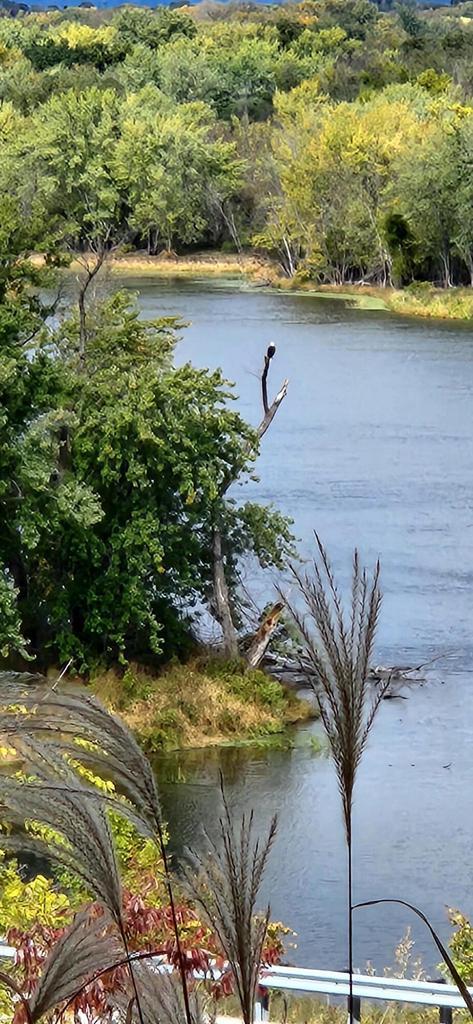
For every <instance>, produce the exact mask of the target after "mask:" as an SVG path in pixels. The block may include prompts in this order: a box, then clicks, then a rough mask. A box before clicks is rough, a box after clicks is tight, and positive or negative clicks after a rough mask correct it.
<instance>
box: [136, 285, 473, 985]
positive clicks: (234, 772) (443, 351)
mask: <svg viewBox="0 0 473 1024" xmlns="http://www.w3.org/2000/svg"><path fill="white" fill-rule="evenodd" d="M127 285H129V286H131V287H135V288H138V289H139V291H140V304H141V306H142V309H143V312H144V313H145V314H146V316H159V315H178V316H180V317H183V318H184V319H186V320H188V321H190V326H189V328H188V329H187V330H186V331H185V332H184V335H183V339H182V341H181V342H180V344H179V346H178V350H177V359H178V361H180V362H182V361H186V360H191V361H192V362H194V363H195V364H196V365H199V366H209V367H216V366H220V367H221V368H222V369H223V371H224V373H225V375H226V376H228V377H229V378H230V379H232V380H235V381H236V383H237V391H238V394H239V396H240V397H239V402H238V408H239V409H240V411H241V412H242V414H243V416H245V417H247V418H248V419H249V420H251V421H252V422H254V423H257V422H258V419H259V416H260V397H259V371H260V367H261V363H262V357H263V353H264V351H265V348H266V346H267V344H268V342H269V341H273V342H275V344H276V345H277V357H276V359H275V360H274V364H273V366H272V371H271V372H272V378H271V384H270V388H271V389H273V388H276V387H278V386H279V384H280V382H281V380H282V379H283V378H284V377H288V378H289V380H290V386H289V392H288V396H287V399H286V401H285V402H284V403H283V405H282V407H281V408H280V410H279V413H278V415H277V417H276V419H275V421H274V423H273V425H272V427H271V431H270V432H269V434H268V435H267V437H266V438H265V439H264V441H263V445H262V452H261V457H260V460H259V463H258V472H259V475H260V483H255V484H252V485H250V486H249V487H247V488H246V489H244V490H243V491H238V492H237V493H238V496H240V495H241V496H242V497H245V496H248V497H249V496H251V498H253V499H256V500H258V501H261V502H275V503H276V504H277V505H278V507H279V508H280V509H282V510H283V511H284V512H287V513H288V514H290V515H291V516H292V517H293V519H294V521H295V532H296V534H297V536H298V537H299V538H300V540H301V549H302V551H303V552H305V553H308V552H309V551H310V549H311V545H312V539H311V538H312V530H313V529H314V528H315V529H317V531H318V532H319V534H320V535H321V537H322V538H323V540H324V542H325V543H326V545H327V546H328V548H329V550H330V553H331V556H332V560H333V563H334V565H335V568H336V569H337V570H338V571H339V572H340V573H341V574H342V575H343V574H344V573H345V574H346V571H347V568H348V567H349V564H350V558H351V553H352V549H353V547H354V546H355V545H359V546H360V548H361V551H362V554H363V558H364V559H365V561H367V562H373V561H374V559H375V558H377V557H378V555H380V557H381V560H382V579H383V590H384V595H385V597H384V606H383V613H382V619H381V626H380V631H379V642H378V651H377V660H378V661H384V662H387V663H393V662H396V661H397V662H399V661H400V662H407V663H410V664H416V663H417V662H421V661H425V660H427V659H428V658H429V657H431V656H433V655H434V654H437V653H439V652H444V653H446V652H453V653H452V654H451V656H450V657H449V658H447V659H446V660H445V661H444V662H439V663H437V665H436V666H435V671H434V672H432V673H431V679H430V682H429V684H428V685H426V686H419V687H418V688H416V689H415V691H413V692H411V693H410V696H409V699H408V700H405V701H392V702H386V703H384V704H383V707H382V709H381V714H380V717H379V720H378V721H377V723H376V728H375V730H374V732H373V733H372V737H371V739H370V743H369V747H368V750H367V753H366V757H365V760H364V763H363V766H362V769H361V772H360V776H359V783H358V787H357V793H356V807H355V830H356V836H357V850H356V858H355V885H356V893H355V895H356V898H357V899H359V900H363V899H368V898H381V897H390V896H400V897H402V898H404V899H407V900H410V901H412V902H414V903H416V904H418V905H419V906H420V907H422V909H423V910H424V911H425V912H427V913H428V914H429V915H430V916H431V917H432V920H433V922H434V924H435V925H436V926H438V927H439V928H440V930H441V932H442V933H443V936H444V937H446V936H448V933H449V928H448V922H447V918H446V912H445V907H446V905H449V906H454V907H460V908H462V909H463V910H464V911H465V912H467V913H469V914H473V894H472V880H473V751H472V729H473V726H472V715H473V690H472V676H471V668H472V665H473V642H472V619H473V614H472V613H473V468H472V467H473V441H472V434H473V335H472V332H471V329H470V328H469V327H468V326H466V325H463V324H454V323H452V322H450V323H441V322H435V321H428V320H425V321H422V320H411V319H406V318H398V317H394V316H393V315H391V314H384V313H382V312H378V311H376V312H374V311H359V310H355V309H351V308H349V307H347V306H346V305H345V304H344V303H342V302H340V301H334V300H331V299H317V298H314V297H311V296H309V295H284V294H281V293H270V292H266V291H260V290H248V291H241V290H239V289H238V288H237V287H236V286H234V285H232V283H229V282H218V281H217V282H210V283H209V282H208V281H207V282H202V281H185V282H163V281H159V280H158V281H155V280H151V279H150V278H144V279H140V280H139V279H137V280H136V281H130V279H128V280H127ZM259 586H260V584H259V583H256V589H258V587H259ZM219 770H222V771H223V773H224V777H225V782H226V787H227V791H228V794H229V799H230V801H231V803H232V805H233V806H234V807H235V809H237V810H242V809H246V808H248V807H250V806H253V807H255V809H256V811H257V815H258V818H259V820H260V821H261V824H262V825H264V824H265V823H267V821H268V820H269V818H270V816H271V815H272V814H273V813H274V811H277V812H278V814H279V816H280V827H279V835H278V838H277V841H276V845H275V849H274V853H273V856H272V860H271V864H270V868H269V870H268V876H267V880H266V885H265V896H267V897H269V898H270V899H271V904H272V910H273V916H275V917H276V918H279V919H282V920H284V921H285V922H286V923H287V924H289V925H291V926H292V927H293V928H294V929H295V931H296V932H297V934H298V938H297V944H298V945H297V949H295V950H292V951H291V953H290V959H292V960H293V961H294V962H296V963H299V964H305V965H307V966H313V967H319V968H323V967H325V968H332V969H337V968H338V969H343V968H344V967H345V966H346V955H345V939H344V936H345V909H344V884H345V853H344V843H343V830H342V823H341V816H340V809H339V801H338V795H337V789H336V783H335V779H334V774H333V769H332V767H331V764H330V762H329V761H328V760H327V759H325V758H320V757H314V756H313V754H312V753H311V751H310V750H309V749H308V748H307V747H305V748H301V749H295V750H292V751H288V752H283V751H271V752H269V751H253V752H249V751H248V749H246V748H245V749H241V750H228V749H226V750H222V751H204V752H192V753H189V754H181V755H179V757H178V758H176V757H173V758H170V759H169V758H168V759H167V760H166V761H165V763H164V764H162V766H161V768H160V769H158V771H159V773H160V775H161V779H162V793H163V803H164V809H165V813H166V816H167V818H168V820H169V823H170V827H171V832H172V844H173V849H174V851H175V854H176V856H179V854H180V853H181V851H182V849H183V847H184V846H185V844H186V843H188V842H193V843H195V842H196V836H197V835H198V831H199V829H200V827H201V825H202V823H203V824H204V825H205V826H206V827H207V828H208V829H209V830H210V831H212V829H213V828H214V826H215V819H216V816H217V813H218V810H219V807H220V799H219V794H218V773H219ZM179 778H180V780H181V781H180V782H179V781H178V782H176V781H169V779H173V780H176V779H179ZM165 780H168V781H165ZM409 923H410V918H409V916H408V914H407V912H406V911H404V910H397V909H396V910H393V909H389V910H383V909H381V908H377V909H372V910H363V911H360V912H359V917H358V921H357V927H356V936H355V949H356V960H357V963H358V964H359V965H364V963H365V961H366V960H368V959H369V960H372V961H373V962H374V963H375V964H376V966H377V967H378V968H380V969H381V968H382V967H383V966H384V965H387V964H389V963H391V962H392V955H393V949H394V946H395V945H396V943H397V941H398V940H399V939H400V937H401V936H402V934H403V932H404V930H405V927H406V926H407V925H408V924H409ZM413 934H414V937H415V940H416V947H415V948H416V952H417V953H419V954H422V956H423V957H424V960H425V963H426V965H427V966H428V967H429V969H434V967H435V964H436V961H437V959H438V957H437V956H436V953H435V949H432V945H431V943H430V942H429V939H428V937H426V935H425V932H424V931H423V929H422V926H421V925H420V924H417V923H415V922H413Z"/></svg>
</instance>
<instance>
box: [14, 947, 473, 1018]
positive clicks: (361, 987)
mask: <svg viewBox="0 0 473 1024" xmlns="http://www.w3.org/2000/svg"><path fill="white" fill-rule="evenodd" d="M15 952H16V950H15V949H14V948H13V947H12V946H8V945H7V944H6V943H5V942H1V941H0V960H12V959H13V958H14V956H15ZM159 969H161V970H162V969H170V968H169V967H167V968H166V966H165V965H164V964H160V965H159ZM219 973H220V972H219V971H217V972H216V973H215V975H214V978H215V977H216V975H218V974H219ZM196 977H203V975H202V973H201V972H196ZM270 990H271V991H278V992H294V993H297V994H299V995H307V996H317V995H326V996H329V997H331V996H333V997H335V998H342V999H347V998H348V996H349V995H350V985H349V979H348V974H347V973H346V972H341V971H318V970H312V969H311V968H309V967H280V966H276V967H268V968H264V969H263V970H262V972H261V975H260V989H259V994H258V1001H257V1006H256V1014H255V1022H263V1021H267V1020H269V1000H268V998H267V994H268V993H269V991H270ZM469 991H470V993H471V995H472V996H473V988H471V989H470V990H469ZM365 999H372V1000H374V1001H376V1002H385V1003H404V1004H407V1005H412V1006H426V1007H427V1006H433V1007H438V1009H439V1013H440V1024H452V1013H453V1010H461V1009H465V1003H464V1001H463V999H462V997H461V995H460V993H459V991H458V989H457V988H456V986H455V985H447V984H444V983H443V982H438V981H412V980H411V979H407V978H388V977H377V976H376V975H373V974H355V975H354V977H353V1017H354V1019H355V1020H356V1021H360V1020H361V1002H362V1000H365Z"/></svg>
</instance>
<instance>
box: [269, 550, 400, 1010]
mask: <svg viewBox="0 0 473 1024" xmlns="http://www.w3.org/2000/svg"><path fill="white" fill-rule="evenodd" d="M315 538H316V543H317V554H316V557H315V559H314V561H313V563H312V567H311V569H310V570H309V571H306V572H305V573H301V572H299V571H298V570H297V569H296V568H294V567H293V568H292V573H293V576H294V579H295V581H296V584H297V592H298V595H299V597H300V598H302V602H301V606H300V605H299V602H298V601H297V600H292V599H291V598H289V599H287V598H285V600H286V605H287V606H288V608H289V611H290V613H291V615H292V617H293V619H294V622H295V624H296V626H297V628H298V630H299V633H300V636H301V640H302V644H303V647H304V651H305V657H304V662H303V664H304V670H305V672H306V673H307V675H308V677H309V680H310V683H311V685H312V688H313V690H314V693H315V697H316V700H317V704H318V708H319V711H320V717H321V720H322V723H323V726H324V729H325V732H326V734H327V738H328V741H329V745H330V750H331V754H332V757H333V760H334V764H335V770H336V773H337V780H338V787H339V790H340V795H341V800H342V808H343V821H344V827H345V838H346V844H347V862H348V865H347V867H348V870H347V888H348V892H347V910H348V913H347V925H348V970H349V978H350V980H349V992H350V995H349V1013H350V1021H351V1022H353V794H354V787H355V781H356V776H357V771H358V768H359V765H360V762H361V758H362V755H363V751H364V748H365V744H366V741H367V739H368V735H369V732H370V729H371V728H372V725H373V723H374V720H375V716H376V713H377V711H378V709H379V706H380V703H381V701H382V699H383V696H384V694H385V692H386V689H387V686H388V685H389V680H388V681H387V682H386V683H385V684H382V685H380V686H378V687H377V689H376V690H375V691H373V687H372V684H371V683H369V682H368V681H367V676H368V668H369V664H370V660H371V654H372V650H373V644H374V639H375V634H376V627H377V622H378V616H379V610H380V606H381V591H380V588H379V573H380V567H379V562H378V563H377V564H376V565H375V568H374V571H373V573H372V575H371V576H368V573H367V572H366V570H365V569H362V568H361V566H360V562H359V558H358V552H357V551H355V553H354V558H353V573H352V583H351V598H350V602H349V605H348V608H345V607H344V605H343V602H342V598H341V594H340V591H339V588H338V586H337V583H336V581H335V577H334V575H333V571H332V568H331V565H330V562H329V559H328V556H327V553H326V551H325V549H324V547H323V545H322V543H321V541H320V539H319V537H318V536H317V534H316V535H315Z"/></svg>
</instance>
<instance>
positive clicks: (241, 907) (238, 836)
mask: <svg viewBox="0 0 473 1024" xmlns="http://www.w3.org/2000/svg"><path fill="white" fill-rule="evenodd" d="M221 788H222V798H223V807H224V813H223V815H222V817H221V818H220V819H219V827H218V842H217V843H215V842H214V841H213V840H212V839H210V837H209V836H206V839H207V842H208V846H209V851H208V853H207V855H205V856H201V855H200V854H198V853H195V852H194V851H192V850H190V851H189V856H190V860H191V862H192V867H193V869H194V870H188V871H187V873H186V883H187V890H188V893H189V895H190V896H191V898H192V900H193V901H194V903H195V904H196V906H197V907H198V909H199V911H200V912H201V913H202V915H203V917H204V919H205V920H206V921H207V923H208V925H209V926H210V928H211V929H212V930H213V931H214V932H215V934H216V935H217V936H218V939H219V942H220V945H221V947H222V950H223V952H224V954H225V957H226V959H227V960H228V963H229V965H230V967H231V970H232V974H233V977H234V979H235V988H236V992H237V996H238V1000H239V1003H240V1007H241V1013H242V1017H243V1022H244V1024H253V1022H254V1012H255V999H256V989H257V986H258V978H259V972H260V968H261V963H262V957H263V949H264V944H265V941H266V936H267V932H268V925H269V906H268V907H266V909H265V911H264V912H263V913H262V914H258V913H257V901H258V895H259V891H260V887H261V882H262V878H263V874H264V871H265V868H266V863H267V860H268V856H269V852H270V849H271V846H272V843H273V840H274V837H275V834H276V827H277V821H276V818H273V819H272V821H271V823H270V826H269V829H268V832H267V834H266V836H265V837H264V838H263V839H260V838H254V834H253V833H254V815H253V811H251V812H250V814H249V815H244V816H243V818H242V819H241V823H240V827H239V828H238V829H236V828H235V825H234V823H233V819H232V816H231V813H230V809H229V807H228V804H227V801H226V798H225V793H224V790H223V783H222V780H221Z"/></svg>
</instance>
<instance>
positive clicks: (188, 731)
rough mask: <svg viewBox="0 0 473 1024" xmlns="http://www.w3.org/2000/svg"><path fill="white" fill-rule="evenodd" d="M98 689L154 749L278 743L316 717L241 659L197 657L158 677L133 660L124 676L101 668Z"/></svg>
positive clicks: (151, 750)
mask: <svg viewBox="0 0 473 1024" xmlns="http://www.w3.org/2000/svg"><path fill="white" fill-rule="evenodd" d="M91 687H92V689H93V691H94V692H95V693H96V694H97V696H98V697H100V698H101V699H102V700H103V701H104V702H105V703H106V704H107V705H108V706H109V707H110V708H112V709H113V710H115V711H117V712H118V713H119V714H120V715H121V716H122V718H124V720H125V721H126V722H127V724H128V725H129V726H130V728H131V729H132V730H133V732H134V733H135V735H136V736H137V738H138V739H139V741H140V743H141V744H142V746H143V747H144V749H145V750H146V751H148V752H149V753H154V752H156V751H159V750H173V749H180V748H191V747H205V746H211V745H216V744H228V743H236V742H240V743H241V742H244V741H252V742H256V743H258V744H265V745H268V746H271V745H273V742H274V744H275V745H277V742H278V741H280V742H284V740H285V739H286V737H285V736H284V731H285V729H286V727H287V726H288V725H291V724H293V723H295V722H298V721H303V720H306V719H307V718H310V717H312V716H313V711H312V709H311V708H310V706H309V705H308V704H307V703H306V702H305V701H301V700H299V698H297V697H296V696H294V695H293V694H292V693H290V692H288V691H287V690H285V689H284V688H283V687H282V686H281V684H280V683H278V682H276V680H274V679H271V678H270V677H269V676H268V675H266V674H265V673H264V672H261V671H248V672H247V671H245V669H244V666H242V664H241V663H239V662H236V663H227V662H222V661H221V660H216V659H203V658H195V659H194V660H192V661H190V662H188V663H186V664H180V663H177V662H176V663H172V664H170V665H169V666H168V667H167V668H166V669H165V670H164V671H163V672H161V673H160V674H159V675H156V674H154V675H153V674H152V673H150V672H148V671H146V670H145V669H143V668H141V667H139V666H137V665H134V666H131V667H130V668H129V669H128V670H127V672H125V674H124V676H122V677H120V675H119V673H118V672H117V671H116V670H109V671H108V672H100V673H98V674H96V675H95V676H94V677H93V678H92V680H91ZM276 738H277V739H276Z"/></svg>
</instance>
